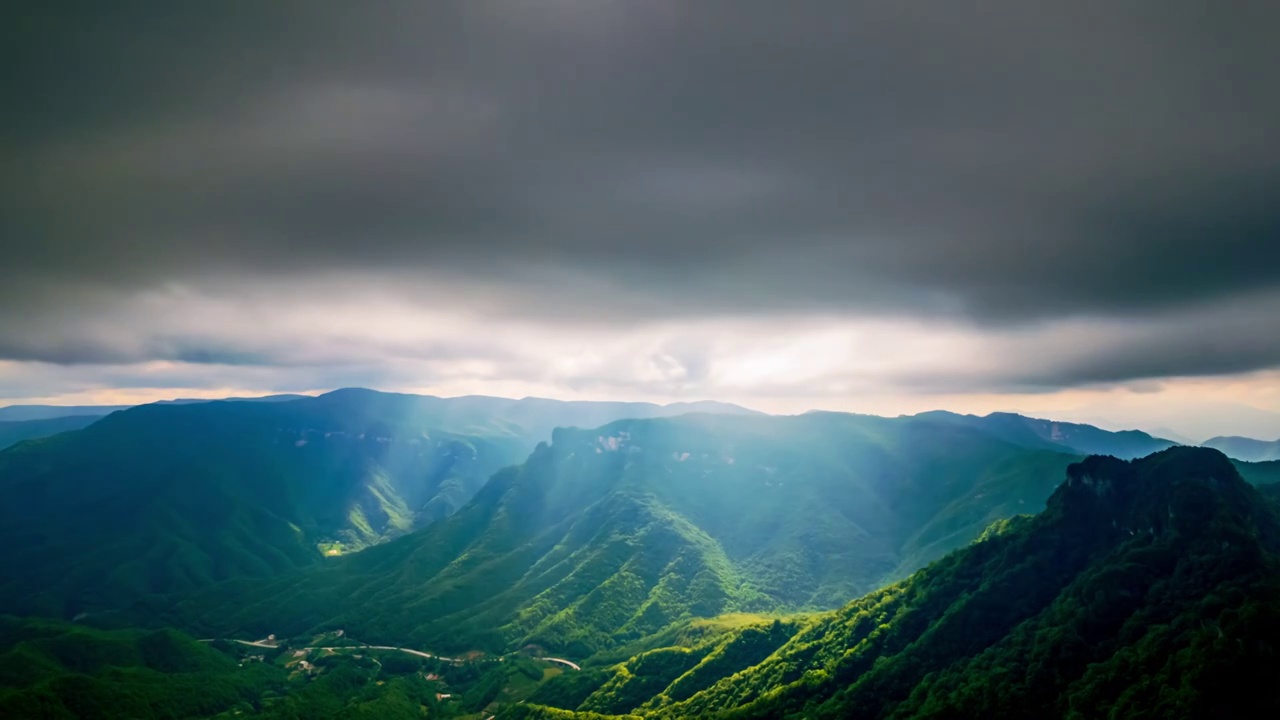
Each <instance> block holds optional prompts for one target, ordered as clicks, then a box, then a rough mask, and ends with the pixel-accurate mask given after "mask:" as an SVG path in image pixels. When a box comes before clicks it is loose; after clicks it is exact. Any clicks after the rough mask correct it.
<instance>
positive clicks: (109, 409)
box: [0, 405, 133, 422]
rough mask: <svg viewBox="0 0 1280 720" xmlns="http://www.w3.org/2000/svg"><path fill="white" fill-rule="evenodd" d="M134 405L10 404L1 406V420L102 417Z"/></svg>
mask: <svg viewBox="0 0 1280 720" xmlns="http://www.w3.org/2000/svg"><path fill="white" fill-rule="evenodd" d="M130 407H133V406H132V405H9V406H8V407H0V421H4V422H17V421H23V420H50V419H53V418H60V417H71V416H73V415H87V416H90V417H102V416H103V415H110V414H111V413H113V412H115V411H117V410H126V409H128V408H130Z"/></svg>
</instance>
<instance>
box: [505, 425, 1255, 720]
mask: <svg viewBox="0 0 1280 720" xmlns="http://www.w3.org/2000/svg"><path fill="white" fill-rule="evenodd" d="M1278 549H1280V525H1278V524H1277V520H1276V515H1275V514H1274V508H1273V507H1272V506H1271V505H1270V504H1269V503H1268V501H1266V500H1264V499H1263V498H1262V497H1261V496H1260V495H1259V493H1258V492H1257V491H1255V490H1254V489H1253V488H1252V487H1250V486H1249V485H1248V484H1246V483H1245V482H1244V481H1243V480H1242V479H1241V478H1240V476H1239V475H1238V474H1237V473H1236V471H1235V469H1234V468H1233V466H1232V465H1231V464H1230V463H1229V462H1227V459H1226V458H1225V457H1223V456H1222V455H1221V454H1219V453H1217V452H1216V451H1212V450H1204V449H1193V448H1175V449H1171V450H1168V451H1165V452H1162V453H1158V454H1156V455H1153V456H1151V457H1148V458H1145V459H1142V460H1138V461H1134V462H1132V463H1125V462H1122V461H1118V460H1115V459H1113V458H1101V457H1091V458H1089V459H1088V460H1086V461H1085V462H1082V463H1079V464H1075V465H1073V466H1071V468H1070V471H1069V473H1068V479H1067V481H1066V482H1065V483H1063V485H1062V486H1061V487H1060V488H1059V489H1058V490H1057V491H1056V492H1055V493H1054V495H1053V497H1052V498H1051V499H1050V501H1049V505H1048V508H1047V510H1046V511H1045V512H1043V513H1041V514H1040V515H1038V516H1036V517H1033V518H1023V519H1016V520H1014V521H1008V522H1003V523H1001V524H999V525H997V526H995V527H993V528H992V529H991V530H990V531H989V532H988V533H986V534H985V535H984V537H983V538H982V539H981V540H980V541H979V542H977V543H975V544H974V545H972V546H971V547H969V548H966V549H963V550H960V551H957V552H955V553H952V554H951V555H948V556H947V557H946V558H943V559H942V560H940V561H938V562H936V563H934V564H932V565H931V566H929V567H928V568H926V569H924V570H921V571H920V572H918V573H916V574H915V575H913V576H912V577H910V578H909V579H907V580H905V581H903V582H901V583H898V584H896V585H892V586H889V587H887V588H884V589H883V590H879V591H876V592H873V593H871V594H869V595H867V596H865V597H863V598H861V599H859V600H856V601H854V602H852V603H850V604H848V605H847V606H845V607H844V608H842V609H841V610H839V611H836V612H833V613H829V614H824V615H819V616H814V617H811V618H807V619H802V620H799V621H796V622H794V623H792V622H775V623H773V624H772V625H769V624H762V625H757V626H753V627H749V628H746V629H744V630H741V631H738V632H737V633H736V634H731V635H730V636H728V637H721V638H716V639H713V641H711V642H705V641H704V642H701V643H698V642H694V643H692V644H684V645H677V646H673V647H669V648H660V649H653V650H649V651H647V652H643V653H641V654H639V655H637V656H636V657H634V658H632V659H630V660H628V661H626V662H625V663H624V664H622V665H620V666H617V667H612V668H606V669H603V670H600V671H597V672H595V673H594V674H593V675H591V676H589V677H588V676H586V675H584V676H583V677H581V678H576V679H573V680H572V681H571V680H570V679H568V678H566V679H564V680H558V681H555V682H553V683H549V684H548V685H547V686H546V687H544V688H543V689H542V690H540V691H539V693H538V695H537V696H535V698H534V699H533V700H534V702H535V703H542V704H545V705H553V706H559V707H560V708H563V709H566V710H577V711H581V713H569V712H563V711H555V710H545V709H540V707H539V706H537V705H531V704H526V705H525V706H521V707H515V708H511V709H509V712H508V714H507V717H530V718H531V717H566V718H567V717H584V718H585V717H591V716H590V715H587V714H585V713H586V712H588V711H590V712H600V711H605V712H607V713H611V714H620V713H634V714H640V715H644V716H646V717H662V718H668V717H669V718H680V717H718V718H782V717H794V718H827V717H830V718H839V717H868V718H877V717H878V718H953V717H1062V718H1076V717H1110V718H1198V717H1268V716H1270V715H1273V714H1275V713H1276V712H1277V711H1280V696H1277V695H1276V693H1275V692H1274V690H1273V689H1272V687H1271V679H1272V678H1274V677H1275V674H1276V673H1277V672H1278V671H1280V654H1278V653H1277V650H1278V649H1280V565H1278V562H1280V558H1278V557H1277V555H1276V553H1277V550H1278Z"/></svg>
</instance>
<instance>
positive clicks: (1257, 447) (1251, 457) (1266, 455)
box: [1201, 437, 1280, 462]
mask: <svg viewBox="0 0 1280 720" xmlns="http://www.w3.org/2000/svg"><path fill="white" fill-rule="evenodd" d="M1201 444H1202V445H1203V446H1204V447H1210V448H1213V449H1215V450H1221V451H1222V453H1223V454H1225V455H1226V456H1227V457H1232V458H1235V459H1236V460H1244V461H1246V462H1266V461H1268V460H1280V440H1272V441H1271V442H1267V441H1265V440H1254V439H1253V438H1247V437H1215V438H1210V439H1208V440H1205V441H1204V442H1203V443H1201Z"/></svg>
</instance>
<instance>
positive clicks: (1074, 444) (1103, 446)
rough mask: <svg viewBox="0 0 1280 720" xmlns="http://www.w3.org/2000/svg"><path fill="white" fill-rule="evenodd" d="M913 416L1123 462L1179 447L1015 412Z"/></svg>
mask: <svg viewBox="0 0 1280 720" xmlns="http://www.w3.org/2000/svg"><path fill="white" fill-rule="evenodd" d="M915 417H919V418H928V419H932V420H936V421H938V422H953V423H958V424H963V425H968V426H970V427H974V428H978V429H981V430H983V431H984V432H988V433H990V434H992V435H995V436H996V437H1000V438H1003V439H1005V440H1008V441H1009V442H1012V443H1017V444H1019V445H1024V446H1027V447H1043V448H1047V449H1054V450H1061V451H1064V452H1072V453H1076V454H1080V455H1113V456H1115V457H1118V458H1121V459H1125V460H1131V459H1133V458H1139V457H1145V456H1147V455H1150V454H1151V453H1154V452H1159V451H1161V450H1164V449H1166V448H1170V447H1173V446H1174V445H1176V444H1178V443H1175V442H1173V441H1171V440H1165V439H1163V438H1157V437H1152V436H1150V435H1148V434H1147V433H1144V432H1142V431H1140V430H1124V431H1120V432H1113V431H1110V430H1103V429H1101V428H1097V427H1094V426H1093V425H1082V424H1079V423H1068V422H1057V421H1055V420H1040V419H1037V418H1029V417H1025V416H1022V415H1016V414H1014V413H991V414H990V415H986V416H977V415H958V414H956V413H951V412H946V411H942V410H938V411H934V412H927V413H921V414H920V415H917V416H915Z"/></svg>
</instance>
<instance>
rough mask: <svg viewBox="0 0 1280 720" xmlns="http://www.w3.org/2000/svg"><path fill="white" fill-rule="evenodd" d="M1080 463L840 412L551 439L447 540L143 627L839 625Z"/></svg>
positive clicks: (952, 431)
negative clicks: (752, 618) (864, 601)
mask: <svg viewBox="0 0 1280 720" xmlns="http://www.w3.org/2000/svg"><path fill="white" fill-rule="evenodd" d="M1074 459H1075V458H1074V457H1073V456H1069V455H1064V454H1062V453H1056V452H1052V451H1047V450H1036V449H1027V448H1023V447H1019V446H1016V445H1012V444H1009V443H1007V442H1004V441H1001V440H998V439H994V438H992V437H990V436H988V435H986V434H984V433H981V432H978V431H976V430H973V429H971V428H966V427H957V426H955V425H953V424H949V423H936V422H931V421H928V420H918V419H911V418H897V419H885V418H877V417H870V416H856V415H846V414H834V413H816V414H807V415H803V416H797V417H730V416H712V415H688V416H683V417H679V418H673V419H656V420H625V421H619V422H616V423H612V424H610V425H607V426H604V427H602V428H598V429H596V430H558V431H556V433H555V434H554V438H553V442H552V443H551V444H550V445H543V446H540V447H539V448H538V449H537V450H536V451H535V452H534V453H533V455H532V456H531V457H530V458H529V459H528V461H527V462H526V463H525V464H523V465H522V466H519V467H516V468H509V469H506V470H503V471H502V472H500V473H498V474H497V475H496V476H495V477H494V478H493V479H492V480H491V481H490V482H489V483H488V484H487V485H486V486H485V488H484V489H483V490H481V491H480V493H479V494H477V496H476V497H475V499H474V500H473V501H472V502H471V503H470V504H468V505H467V506H466V507H465V508H463V509H462V510H460V511H459V512H458V513H457V514H455V515H454V516H452V517H451V518H449V519H448V520H447V521H444V522H440V523H436V524H435V525H432V526H430V527H428V528H426V529H424V530H422V531H420V532H418V533H415V534H413V535H412V536H409V537H405V538H401V539H398V540H396V541H393V542H391V543H388V544H385V545H381V546H378V547H375V548H371V549H369V550H367V551H365V552H362V553H359V554H356V555H352V556H349V557H344V558H338V559H336V560H334V561H332V562H329V563H326V564H325V566H324V567H321V568H316V569H314V570H310V571H307V572H303V573H294V574H290V575H288V576H286V577H282V578H279V579H276V580H271V581H265V582H257V581H255V582H242V583H232V584H228V585H224V586H220V587H218V588H216V589H214V590H212V591H209V592H206V593H202V594H200V595H199V596H197V597H195V598H192V599H189V600H185V601H183V602H181V603H179V604H178V605H177V608H176V610H174V611H173V614H168V610H167V609H166V608H165V606H164V605H150V606H143V607H140V608H138V609H136V610H137V613H136V615H135V617H137V618H138V619H139V620H147V619H153V618H154V616H156V615H157V614H159V615H160V616H161V617H165V618H168V619H169V620H171V621H172V622H176V623H179V624H180V625H181V626H185V627H191V628H195V629H196V630H197V631H198V632H201V633H207V634H213V635H230V634H232V633H237V632H247V633H251V634H254V635H255V636H260V635H264V634H266V633H268V632H270V633H276V634H279V635H281V636H289V635H295V634H299V633H303V632H307V631H310V630H313V629H321V628H345V629H347V630H348V631H350V632H353V633H354V634H356V635H358V636H360V637H362V638H367V639H370V640H371V641H377V642H388V643H399V644H406V645H409V646H414V647H427V648H435V649H439V650H453V649H457V650H467V649H471V648H476V647H479V648H484V649H491V650H493V649H505V648H508V647H516V646H520V645H523V644H525V643H536V644H538V645H542V646H545V647H547V648H549V649H552V650H554V651H556V652H563V653H565V654H568V655H570V656H574V657H583V656H585V655H588V654H591V653H593V652H596V651H598V650H601V649H603V648H608V647H612V646H615V645H618V644H622V643H626V642H629V641H631V640H634V639H637V638H640V637H644V636H646V635H649V634H652V633H654V632H657V631H659V630H661V629H663V628H665V627H668V626H670V625H671V624H673V623H676V622H679V621H681V620H684V619H687V618H690V617H706V616H711V615H716V614H718V613H723V612H728V611H734V610H776V609H788V608H810V607H833V606H836V605H839V604H840V603H842V602H844V601H845V600H846V599H847V598H849V597H855V596H857V595H859V594H861V593H864V592H867V591H868V590H871V589H873V588H875V587H878V586H879V585H880V584H882V583H883V581H884V580H885V579H886V578H891V577H895V576H897V575H899V574H902V573H904V572H905V571H907V570H910V569H914V568H915V567H918V566H919V565H921V564H923V563H925V562H927V561H928V560H931V559H934V558H936V557H939V556H941V555H942V554H944V553H945V552H947V551H948V550H951V549H953V548H955V547H958V546H961V545H964V544H966V543H968V542H970V541H971V540H972V539H973V537H974V536H976V535H977V533H978V532H980V531H981V529H982V528H984V527H985V526H987V525H988V524H989V523H990V522H992V521H993V520H995V519H998V518H1001V517H1006V516H1009V515H1013V514H1016V513H1018V512H1034V511H1036V510H1038V509H1040V508H1041V507H1042V506H1043V503H1044V500H1045V498H1047V497H1048V495H1049V493H1050V492H1051V491H1052V489H1053V487H1054V486H1055V485H1056V484H1057V481H1058V479H1059V478H1060V477H1061V476H1062V473H1063V471H1064V469H1065V468H1066V466H1067V465H1068V464H1070V463H1071V462H1072V461H1073V460H1074Z"/></svg>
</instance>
